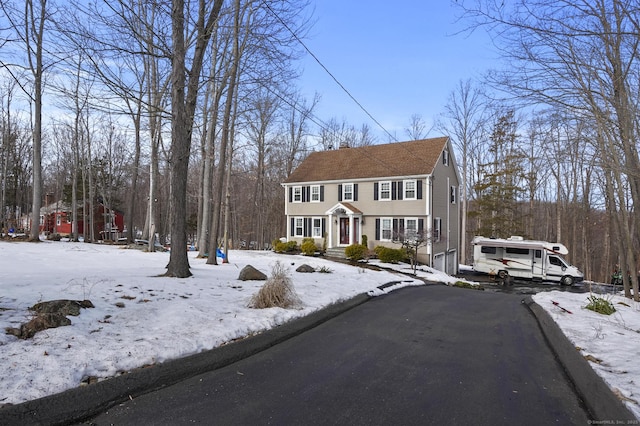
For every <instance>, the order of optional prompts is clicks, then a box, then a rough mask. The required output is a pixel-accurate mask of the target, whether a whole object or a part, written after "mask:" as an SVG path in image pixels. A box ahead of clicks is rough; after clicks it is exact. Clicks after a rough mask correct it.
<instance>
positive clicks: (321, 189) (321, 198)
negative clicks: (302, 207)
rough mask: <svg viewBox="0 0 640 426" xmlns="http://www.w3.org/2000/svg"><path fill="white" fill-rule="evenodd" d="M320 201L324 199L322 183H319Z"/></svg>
mask: <svg viewBox="0 0 640 426" xmlns="http://www.w3.org/2000/svg"><path fill="white" fill-rule="evenodd" d="M320 201H324V185H320Z"/></svg>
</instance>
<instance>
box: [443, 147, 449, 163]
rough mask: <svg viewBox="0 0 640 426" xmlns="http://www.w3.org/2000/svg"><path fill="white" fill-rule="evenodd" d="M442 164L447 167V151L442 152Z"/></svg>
mask: <svg viewBox="0 0 640 426" xmlns="http://www.w3.org/2000/svg"><path fill="white" fill-rule="evenodd" d="M442 164H444V165H445V166H448V165H449V151H447V150H445V151H442Z"/></svg>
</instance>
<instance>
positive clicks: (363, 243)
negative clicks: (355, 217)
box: [362, 235, 369, 249]
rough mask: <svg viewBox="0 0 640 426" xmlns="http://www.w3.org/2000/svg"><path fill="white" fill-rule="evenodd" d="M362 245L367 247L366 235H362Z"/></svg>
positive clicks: (367, 239) (367, 238)
mask: <svg viewBox="0 0 640 426" xmlns="http://www.w3.org/2000/svg"><path fill="white" fill-rule="evenodd" d="M362 245H363V246H365V247H366V248H367V249H368V248H369V237H367V236H366V235H363V236H362Z"/></svg>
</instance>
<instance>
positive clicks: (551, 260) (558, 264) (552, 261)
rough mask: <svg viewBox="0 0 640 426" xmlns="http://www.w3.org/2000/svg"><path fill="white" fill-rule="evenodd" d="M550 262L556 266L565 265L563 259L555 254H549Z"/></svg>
mask: <svg viewBox="0 0 640 426" xmlns="http://www.w3.org/2000/svg"><path fill="white" fill-rule="evenodd" d="M549 263H551V264H552V265H556V266H564V265H563V264H562V261H561V260H560V259H558V258H557V257H555V256H549Z"/></svg>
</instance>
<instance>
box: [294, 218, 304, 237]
mask: <svg viewBox="0 0 640 426" xmlns="http://www.w3.org/2000/svg"><path fill="white" fill-rule="evenodd" d="M293 235H294V236H295V237H303V236H304V218H302V217H296V218H295V220H294V229H293Z"/></svg>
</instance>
